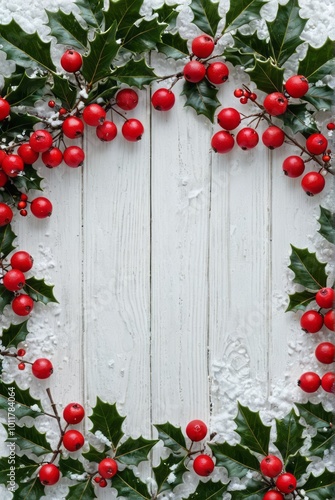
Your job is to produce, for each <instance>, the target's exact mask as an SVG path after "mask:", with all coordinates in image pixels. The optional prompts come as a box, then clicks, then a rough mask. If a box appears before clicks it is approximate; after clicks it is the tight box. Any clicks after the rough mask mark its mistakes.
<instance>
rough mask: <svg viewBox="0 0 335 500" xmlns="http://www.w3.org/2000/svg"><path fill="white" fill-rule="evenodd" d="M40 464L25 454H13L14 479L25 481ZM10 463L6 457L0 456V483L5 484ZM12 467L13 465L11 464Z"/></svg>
mask: <svg viewBox="0 0 335 500" xmlns="http://www.w3.org/2000/svg"><path fill="white" fill-rule="evenodd" d="M39 466H40V464H37V463H36V462H34V461H33V460H31V459H30V458H28V457H27V456H26V455H22V456H19V455H17V454H16V456H15V465H14V467H15V480H16V482H17V483H21V482H26V481H27V479H28V478H30V477H31V476H32V475H33V474H34V473H35V472H36V470H37V469H38V467H39ZM10 467H11V464H10V463H9V460H8V457H1V458H0V484H6V483H7V481H8V475H9V473H10V472H11V469H10ZM12 467H13V465H12Z"/></svg>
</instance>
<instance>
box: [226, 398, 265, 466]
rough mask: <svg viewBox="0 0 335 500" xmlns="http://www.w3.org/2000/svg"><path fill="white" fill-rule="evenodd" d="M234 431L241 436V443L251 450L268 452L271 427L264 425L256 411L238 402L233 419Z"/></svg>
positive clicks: (263, 453) (262, 452)
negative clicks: (235, 426) (236, 412)
mask: <svg viewBox="0 0 335 500" xmlns="http://www.w3.org/2000/svg"><path fill="white" fill-rule="evenodd" d="M234 421H235V423H236V425H237V429H236V432H237V433H238V434H239V435H240V437H241V444H242V445H243V446H246V447H247V448H249V449H250V450H251V451H254V452H256V453H261V454H262V455H265V456H266V455H267V454H268V449H269V441H270V431H271V427H269V426H267V425H264V424H263V422H262V421H261V418H260V416H259V413H258V412H253V411H251V410H249V408H247V407H246V406H242V405H241V404H240V403H238V414H237V416H236V417H235V419H234Z"/></svg>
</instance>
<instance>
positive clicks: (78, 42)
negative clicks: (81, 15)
mask: <svg viewBox="0 0 335 500" xmlns="http://www.w3.org/2000/svg"><path fill="white" fill-rule="evenodd" d="M46 13H47V16H48V26H49V27H50V30H51V31H50V34H51V35H53V36H54V37H55V38H56V40H57V43H62V44H63V45H68V46H70V47H73V48H77V49H79V50H81V49H85V48H86V46H87V34H88V30H87V29H85V28H83V27H82V25H81V24H80V23H79V21H78V19H77V18H76V17H75V16H74V15H73V13H72V12H70V13H69V14H65V13H64V12H63V11H62V10H58V11H57V12H51V11H48V10H47V11H46Z"/></svg>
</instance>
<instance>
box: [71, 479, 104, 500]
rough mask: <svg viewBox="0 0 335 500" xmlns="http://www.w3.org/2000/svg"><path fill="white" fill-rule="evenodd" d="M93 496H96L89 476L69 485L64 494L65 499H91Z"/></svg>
mask: <svg viewBox="0 0 335 500" xmlns="http://www.w3.org/2000/svg"><path fill="white" fill-rule="evenodd" d="M94 498H97V496H96V494H95V491H94V486H93V484H92V479H91V478H89V479H88V480H87V481H81V482H80V483H78V484H75V485H74V486H70V488H69V493H68V494H67V495H66V500H93V499H94Z"/></svg>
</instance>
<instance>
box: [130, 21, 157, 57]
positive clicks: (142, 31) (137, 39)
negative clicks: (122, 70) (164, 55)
mask: <svg viewBox="0 0 335 500" xmlns="http://www.w3.org/2000/svg"><path fill="white" fill-rule="evenodd" d="M165 28H166V24H160V23H158V21H157V18H154V19H151V20H150V21H146V20H144V19H142V21H141V22H140V23H139V24H138V23H136V24H133V25H132V26H130V27H129V29H128V32H127V34H126V36H125V37H124V39H123V40H122V47H123V48H125V49H127V50H129V51H130V52H133V53H134V54H140V53H141V52H145V51H149V50H154V49H156V47H157V44H158V43H160V42H161V40H162V39H161V36H162V32H163V31H164V29H165Z"/></svg>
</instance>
